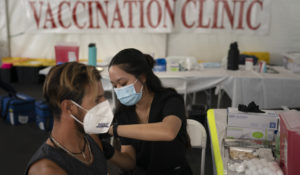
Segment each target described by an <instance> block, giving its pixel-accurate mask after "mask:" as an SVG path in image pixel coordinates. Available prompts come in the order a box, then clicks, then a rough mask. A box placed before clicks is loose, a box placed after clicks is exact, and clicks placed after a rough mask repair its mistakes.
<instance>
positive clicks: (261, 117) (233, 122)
mask: <svg viewBox="0 0 300 175" xmlns="http://www.w3.org/2000/svg"><path fill="white" fill-rule="evenodd" d="M264 112H265V113H251V112H242V111H239V110H238V109H237V108H228V110H227V114H228V126H235V127H242V128H255V129H277V128H278V120H279V117H278V115H277V114H276V113H275V112H274V111H265V110H264Z"/></svg>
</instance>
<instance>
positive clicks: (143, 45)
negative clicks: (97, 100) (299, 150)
mask: <svg viewBox="0 0 300 175" xmlns="http://www.w3.org/2000/svg"><path fill="white" fill-rule="evenodd" d="M2 1H3V0H0V2H2ZM178 1H179V0H178ZM23 5H24V4H23V1H20V0H9V20H10V34H11V38H10V40H11V55H12V56H14V57H33V58H54V57H55V56H54V45H55V44H59V43H65V42H73V43H78V44H79V45H80V56H79V57H80V58H87V55H88V47H87V46H88V44H89V43H92V42H93V43H96V46H97V49H98V53H99V55H98V59H99V58H101V59H104V60H106V59H109V58H110V57H112V56H113V55H114V54H116V53H117V52H118V51H120V50H121V49H123V48H128V47H134V48H138V49H140V50H142V51H143V52H146V53H149V54H153V55H154V56H155V57H164V56H168V55H184V56H194V57H196V58H198V59H201V60H206V61H220V60H221V59H222V58H223V57H224V56H226V55H227V53H228V49H229V44H230V43H231V42H233V41H237V42H238V44H239V49H240V51H267V52H270V54H271V63H273V64H281V58H282V57H281V54H282V53H284V52H287V51H299V50H300V18H299V16H300V11H299V8H300V1H299V0H285V1H282V0H272V3H271V5H272V7H271V18H270V27H269V32H268V33H267V34H266V35H255V34H236V33H234V32H227V33H215V32H214V33H196V32H173V33H170V34H155V33H133V32H131V33H125V32H123V33H122V32H116V33H93V34H92V33H91V34H89V33H84V34H83V33H81V34H78V33H77V34H76V33H70V34H62V33H60V34H55V33H37V34H36V33H29V32H27V31H26V30H24V21H25V18H26V16H25V15H24V14H25V13H19V12H20V11H24V6H23ZM1 8H2V5H1ZM21 14H23V15H21ZM2 18H3V17H2V15H1V18H0V19H2ZM0 24H1V23H0ZM1 26H2V25H0V27H1ZM0 33H1V38H2V35H3V34H2V33H5V29H3V27H2V28H1V31H0ZM4 35H5V34H4Z"/></svg>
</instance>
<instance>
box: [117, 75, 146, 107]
mask: <svg viewBox="0 0 300 175" xmlns="http://www.w3.org/2000/svg"><path fill="white" fill-rule="evenodd" d="M136 82H137V80H136V81H135V82H134V83H132V84H130V85H127V86H124V87H121V88H114V91H115V93H116V94H117V98H118V99H119V100H120V102H121V103H122V104H123V105H125V106H132V105H135V104H137V103H138V102H139V101H140V100H141V98H142V95H143V91H142V90H143V86H142V88H141V90H140V92H138V93H137V92H136V91H135V88H134V84H135V83H136Z"/></svg>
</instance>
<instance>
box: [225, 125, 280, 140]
mask: <svg viewBox="0 0 300 175" xmlns="http://www.w3.org/2000/svg"><path fill="white" fill-rule="evenodd" d="M274 131H275V130H274V129H254V128H242V127H232V126H229V127H227V138H233V139H253V140H269V141H272V140H273V138H274Z"/></svg>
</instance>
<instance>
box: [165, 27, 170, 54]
mask: <svg viewBox="0 0 300 175" xmlns="http://www.w3.org/2000/svg"><path fill="white" fill-rule="evenodd" d="M165 42H166V43H165V57H167V56H168V52H169V48H168V47H169V33H167V34H166V40H165Z"/></svg>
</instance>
